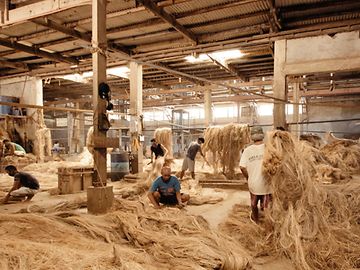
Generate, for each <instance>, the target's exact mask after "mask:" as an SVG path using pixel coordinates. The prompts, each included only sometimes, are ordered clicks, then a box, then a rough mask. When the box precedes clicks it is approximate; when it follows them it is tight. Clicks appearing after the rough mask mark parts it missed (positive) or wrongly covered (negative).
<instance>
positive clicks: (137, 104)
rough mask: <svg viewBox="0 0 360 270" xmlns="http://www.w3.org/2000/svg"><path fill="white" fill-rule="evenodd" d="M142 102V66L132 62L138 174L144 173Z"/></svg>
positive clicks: (132, 129) (132, 128)
mask: <svg viewBox="0 0 360 270" xmlns="http://www.w3.org/2000/svg"><path fill="white" fill-rule="evenodd" d="M142 102H143V101H142V65H139V64H137V63H135V62H130V119H131V120H130V136H131V137H130V139H131V142H137V143H136V145H137V146H138V147H137V149H136V148H134V147H132V149H131V152H132V153H133V154H137V164H136V165H137V166H136V167H137V170H138V172H142V171H143V149H142V148H143V142H140V141H139V137H140V135H142V125H141V119H140V116H141V115H142Z"/></svg>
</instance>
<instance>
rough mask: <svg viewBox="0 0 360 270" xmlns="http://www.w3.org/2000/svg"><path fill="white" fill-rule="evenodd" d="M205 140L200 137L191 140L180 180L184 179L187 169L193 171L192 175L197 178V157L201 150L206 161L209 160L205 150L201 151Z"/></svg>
mask: <svg viewBox="0 0 360 270" xmlns="http://www.w3.org/2000/svg"><path fill="white" fill-rule="evenodd" d="M204 142H205V140H204V138H198V140H197V141H194V142H191V143H190V145H189V148H188V150H187V152H186V157H185V158H184V161H183V164H182V168H181V172H180V180H182V179H183V177H184V174H185V171H186V170H187V169H189V171H190V172H191V177H192V178H193V179H195V157H196V154H197V153H198V152H199V153H200V155H201V156H202V157H203V158H204V160H205V162H206V163H208V162H207V160H206V158H205V156H204V154H203V152H202V151H201V145H202V144H203V143H204Z"/></svg>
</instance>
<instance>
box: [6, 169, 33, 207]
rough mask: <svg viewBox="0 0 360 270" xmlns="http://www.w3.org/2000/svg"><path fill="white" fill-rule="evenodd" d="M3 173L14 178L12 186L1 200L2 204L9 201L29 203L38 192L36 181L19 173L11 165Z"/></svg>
mask: <svg viewBox="0 0 360 270" xmlns="http://www.w3.org/2000/svg"><path fill="white" fill-rule="evenodd" d="M5 171H6V172H7V173H8V175H10V176H14V184H13V186H12V188H11V189H10V191H9V192H8V194H7V195H6V196H5V198H4V199H3V201H2V203H7V202H8V201H9V200H10V199H11V200H17V201H18V200H25V198H26V200H25V201H30V200H31V199H32V198H33V197H34V195H35V194H36V193H37V192H38V191H39V188H40V185H39V182H38V180H37V179H36V178H35V177H34V176H32V175H31V174H28V173H26V172H19V171H18V170H17V168H16V167H15V166H13V165H8V166H6V167H5Z"/></svg>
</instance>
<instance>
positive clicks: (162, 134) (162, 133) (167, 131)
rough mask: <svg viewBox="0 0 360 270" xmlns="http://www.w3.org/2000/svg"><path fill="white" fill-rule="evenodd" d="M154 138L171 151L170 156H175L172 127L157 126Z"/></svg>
mask: <svg viewBox="0 0 360 270" xmlns="http://www.w3.org/2000/svg"><path fill="white" fill-rule="evenodd" d="M154 138H155V140H156V142H157V143H161V144H162V145H164V147H165V148H166V149H167V150H168V151H169V152H168V157H169V158H171V157H172V156H173V152H172V133H171V128H157V129H155V132H154Z"/></svg>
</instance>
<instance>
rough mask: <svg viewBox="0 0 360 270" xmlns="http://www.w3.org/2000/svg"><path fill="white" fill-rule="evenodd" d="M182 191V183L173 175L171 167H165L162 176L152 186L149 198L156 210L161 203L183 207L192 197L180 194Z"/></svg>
mask: <svg viewBox="0 0 360 270" xmlns="http://www.w3.org/2000/svg"><path fill="white" fill-rule="evenodd" d="M180 189H181V187H180V182H179V180H178V179H177V178H176V177H175V176H173V175H171V169H170V167H167V166H164V167H162V169H161V176H159V177H158V178H156V180H155V181H154V183H153V184H152V186H151V188H150V190H149V192H148V198H149V200H150V202H151V203H152V204H153V205H154V206H155V207H156V208H160V203H162V204H165V205H179V206H180V207H183V206H184V203H185V202H187V201H188V200H189V199H190V196H189V195H188V194H182V193H180Z"/></svg>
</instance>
